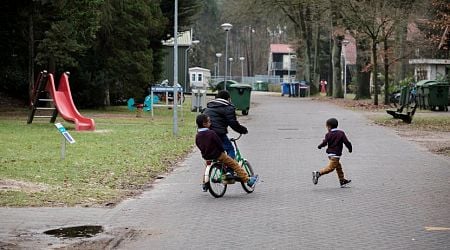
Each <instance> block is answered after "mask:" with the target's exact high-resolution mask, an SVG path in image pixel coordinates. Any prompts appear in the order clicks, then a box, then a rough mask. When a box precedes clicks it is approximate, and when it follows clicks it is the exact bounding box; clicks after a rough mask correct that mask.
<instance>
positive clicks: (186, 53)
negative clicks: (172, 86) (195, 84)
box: [184, 40, 200, 92]
mask: <svg viewBox="0 0 450 250" xmlns="http://www.w3.org/2000/svg"><path fill="white" fill-rule="evenodd" d="M199 43H200V41H199V40H193V41H191V45H190V46H189V47H188V48H187V49H186V50H185V51H184V92H187V89H186V84H187V75H188V72H187V71H188V68H189V67H188V51H189V50H190V49H191V48H192V47H191V46H194V45H195V44H199Z"/></svg>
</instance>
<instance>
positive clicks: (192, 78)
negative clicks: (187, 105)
mask: <svg viewBox="0 0 450 250" xmlns="http://www.w3.org/2000/svg"><path fill="white" fill-rule="evenodd" d="M191 82H195V74H194V73H192V75H191Z"/></svg>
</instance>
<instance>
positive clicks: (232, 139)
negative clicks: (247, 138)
mask: <svg viewBox="0 0 450 250" xmlns="http://www.w3.org/2000/svg"><path fill="white" fill-rule="evenodd" d="M241 137H242V134H239V136H238V137H237V138H230V141H232V142H233V141H238V140H239V139H241Z"/></svg>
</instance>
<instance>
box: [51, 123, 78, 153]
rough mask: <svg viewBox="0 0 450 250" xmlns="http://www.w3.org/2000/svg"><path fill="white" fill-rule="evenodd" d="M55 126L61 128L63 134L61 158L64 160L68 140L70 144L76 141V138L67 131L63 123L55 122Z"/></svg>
mask: <svg viewBox="0 0 450 250" xmlns="http://www.w3.org/2000/svg"><path fill="white" fill-rule="evenodd" d="M55 127H56V128H57V129H58V130H59V132H60V133H61V135H62V142H61V160H64V158H65V154H66V142H69V143H70V144H73V143H75V140H74V139H73V137H72V136H71V135H70V134H69V132H67V130H66V128H65V127H64V126H63V125H62V124H61V123H55Z"/></svg>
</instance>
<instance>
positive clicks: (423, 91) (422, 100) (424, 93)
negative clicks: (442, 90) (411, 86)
mask: <svg viewBox="0 0 450 250" xmlns="http://www.w3.org/2000/svg"><path fill="white" fill-rule="evenodd" d="M435 82H436V81H434V80H422V81H418V82H417V83H416V88H417V102H418V105H419V108H421V109H427V108H428V107H429V104H428V102H429V100H428V95H429V93H430V89H429V86H428V85H429V84H430V83H435Z"/></svg>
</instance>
